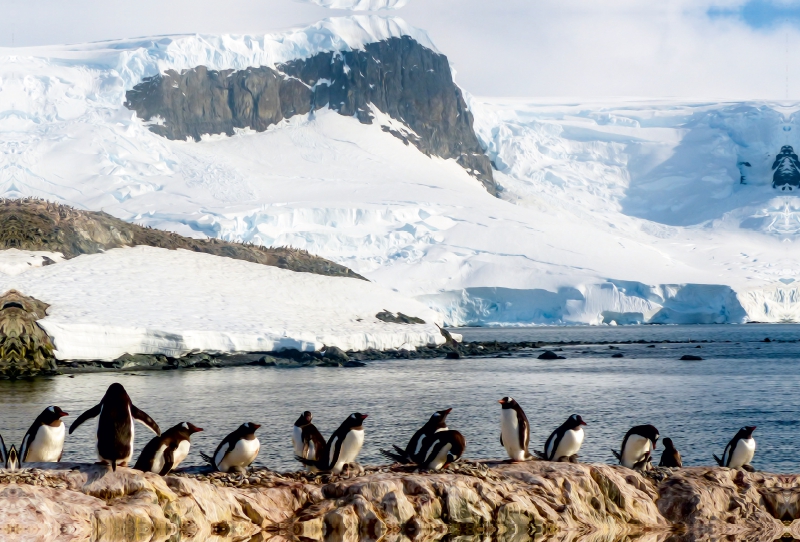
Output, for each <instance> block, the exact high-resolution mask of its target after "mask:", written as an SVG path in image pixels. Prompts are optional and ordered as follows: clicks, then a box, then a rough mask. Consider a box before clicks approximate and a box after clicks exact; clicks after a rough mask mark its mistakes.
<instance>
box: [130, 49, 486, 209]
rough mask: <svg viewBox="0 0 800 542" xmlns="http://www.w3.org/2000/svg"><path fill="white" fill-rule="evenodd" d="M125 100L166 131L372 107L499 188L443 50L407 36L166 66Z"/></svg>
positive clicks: (170, 134) (416, 140)
mask: <svg viewBox="0 0 800 542" xmlns="http://www.w3.org/2000/svg"><path fill="white" fill-rule="evenodd" d="M126 99H127V101H126V103H125V106H126V107H128V108H129V109H132V110H134V111H136V114H137V115H138V116H139V117H141V118H142V119H144V120H148V121H149V120H152V119H156V118H158V119H159V122H157V123H154V124H153V125H152V126H151V127H150V130H151V131H153V132H155V133H157V134H159V135H162V136H164V137H167V138H169V139H186V138H188V137H191V138H193V139H195V140H199V139H200V138H201V136H202V135H203V134H221V133H224V134H228V135H233V134H234V129H235V128H252V129H253V130H257V131H264V130H266V129H267V128H268V127H269V126H271V125H273V124H276V123H278V122H280V121H281V120H283V119H287V118H291V117H292V116H294V115H304V114H306V113H309V112H311V111H316V110H319V109H321V108H323V107H329V108H330V109H332V110H334V111H337V112H338V113H339V114H341V115H344V116H348V117H356V118H358V120H359V121H360V122H361V123H363V124H372V122H373V120H374V115H373V113H372V111H371V107H375V108H377V109H378V110H379V111H381V112H382V113H384V114H386V115H388V116H389V117H391V118H392V119H394V120H396V121H399V122H400V123H402V125H404V126H405V127H407V128H404V127H403V126H397V127H388V126H384V128H383V129H384V130H385V131H387V132H389V133H391V134H392V135H394V136H395V137H398V138H399V139H401V140H402V141H403V142H404V143H406V144H411V145H414V146H415V147H417V148H418V149H419V150H420V151H422V152H424V153H425V154H428V155H434V156H439V157H441V158H445V159H451V158H452V159H454V160H456V162H458V163H459V164H460V165H461V166H462V167H463V168H464V169H466V170H467V172H468V173H470V174H471V175H472V176H474V177H476V178H477V179H479V180H480V181H481V182H482V183H483V185H484V186H485V187H486V190H488V191H489V192H490V193H491V194H496V191H497V189H496V186H495V184H494V180H493V176H492V167H491V162H490V161H489V158H488V157H487V156H486V155H485V154H484V152H483V149H482V148H481V146H480V144H479V142H478V138H477V136H476V135H475V132H474V130H473V127H472V124H473V118H472V113H470V111H469V109H468V108H467V106H466V103H465V102H464V98H463V96H462V94H461V90H460V89H459V88H458V87H457V86H456V85H455V83H454V82H453V77H452V74H451V71H450V64H449V62H448V60H447V57H445V56H444V55H441V54H438V53H435V52H434V51H432V50H430V49H428V48H426V47H423V46H422V45H420V44H419V43H417V42H416V41H415V40H413V39H411V38H409V37H407V36H404V37H402V38H389V39H387V40H384V41H380V42H376V43H369V44H366V45H365V46H364V49H363V50H354V51H336V52H329V53H320V54H317V55H315V56H312V57H310V58H306V59H298V60H293V61H290V62H287V63H285V64H279V65H278V66H275V67H274V68H273V67H258V66H254V67H250V68H247V69H245V70H238V71H237V70H223V71H214V70H208V69H207V68H206V67H205V66H197V67H195V68H193V69H190V70H185V71H183V72H181V73H178V72H176V71H174V70H167V71H166V72H165V73H163V74H160V75H157V76H154V77H150V78H147V79H145V80H144V81H142V82H141V83H140V84H138V85H136V86H135V87H134V88H133V89H131V90H130V91H128V92H127V94H126Z"/></svg>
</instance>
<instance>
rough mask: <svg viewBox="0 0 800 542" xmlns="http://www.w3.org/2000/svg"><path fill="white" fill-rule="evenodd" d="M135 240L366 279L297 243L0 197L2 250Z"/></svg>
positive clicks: (89, 248)
mask: <svg viewBox="0 0 800 542" xmlns="http://www.w3.org/2000/svg"><path fill="white" fill-rule="evenodd" d="M137 245H147V246H151V247H158V248H166V249H170V250H175V249H179V248H181V249H185V250H191V251H194V252H204V253H206V254H214V255H215V256H224V257H227V258H233V259H235V260H245V261H248V262H253V263H259V264H262V265H271V266H274V267H281V268H284V269H289V270H291V271H298V272H306V273H316V274H318V275H328V276H335V277H355V278H360V279H363V278H364V277H362V276H361V275H358V274H356V273H354V272H353V271H351V270H350V269H348V268H347V267H344V266H343V265H339V264H336V263H333V262H331V261H329V260H326V259H324V258H320V257H318V256H314V255H312V254H309V253H308V252H306V251H304V250H299V249H295V248H289V247H278V248H265V247H261V246H256V245H244V244H240V243H230V242H228V241H221V240H219V239H192V238H189V237H183V236H181V235H178V234H177V233H172V232H168V231H162V230H155V229H152V228H143V227H142V226H138V225H136V224H129V223H128V222H125V221H124V220H120V219H118V218H114V217H113V216H111V215H109V214H106V213H103V212H93V211H80V210H78V209H73V208H72V207H69V206H67V205H60V204H58V203H52V202H48V201H44V200H39V199H3V200H0V250H3V249H9V248H16V249H20V250H36V251H47V252H60V253H61V254H62V255H63V256H64V257H65V258H67V259H69V258H73V257H75V256H79V255H81V254H97V253H98V252H103V251H105V250H109V249H112V248H119V247H132V246H137ZM364 280H366V279H364ZM0 293H2V292H0Z"/></svg>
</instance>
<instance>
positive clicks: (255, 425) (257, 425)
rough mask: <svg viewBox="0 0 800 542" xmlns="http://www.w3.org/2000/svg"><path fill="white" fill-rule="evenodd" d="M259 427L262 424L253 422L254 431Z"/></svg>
mask: <svg viewBox="0 0 800 542" xmlns="http://www.w3.org/2000/svg"><path fill="white" fill-rule="evenodd" d="M259 427H261V425H259V424H257V423H254V424H253V431H255V430H256V429H258V428H259Z"/></svg>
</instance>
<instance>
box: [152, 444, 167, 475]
mask: <svg viewBox="0 0 800 542" xmlns="http://www.w3.org/2000/svg"><path fill="white" fill-rule="evenodd" d="M166 449H167V445H166V444H162V445H161V446H159V447H158V450H156V453H155V454H153V465H152V466H151V467H150V472H155V473H156V474H158V473H160V472H161V469H163V468H164V450H166Z"/></svg>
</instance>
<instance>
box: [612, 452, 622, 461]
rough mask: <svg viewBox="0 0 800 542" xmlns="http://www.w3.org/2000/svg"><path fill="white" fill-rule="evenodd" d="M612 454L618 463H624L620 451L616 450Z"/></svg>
mask: <svg viewBox="0 0 800 542" xmlns="http://www.w3.org/2000/svg"><path fill="white" fill-rule="evenodd" d="M611 453H612V454H614V457H616V458H617V461H619V462H620V463H621V462H622V454H620V453H619V452H618V451H616V450H611Z"/></svg>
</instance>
